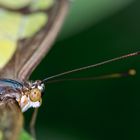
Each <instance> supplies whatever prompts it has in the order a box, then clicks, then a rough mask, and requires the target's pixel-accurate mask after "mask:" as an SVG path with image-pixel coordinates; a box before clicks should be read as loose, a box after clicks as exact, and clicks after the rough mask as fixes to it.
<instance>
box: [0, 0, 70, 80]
mask: <svg viewBox="0 0 140 140" xmlns="http://www.w3.org/2000/svg"><path fill="white" fill-rule="evenodd" d="M7 1H8V0H7ZM47 1H48V3H49V4H48V3H47ZM0 2H1V1H0ZM31 2H32V1H29V2H27V5H24V6H23V7H21V5H20V4H19V5H18V4H17V5H18V6H17V5H16V4H15V5H16V6H15V7H14V6H11V7H8V6H7V5H6V2H5V3H4V2H3V3H2V4H0V7H2V8H3V11H5V10H6V12H7V11H8V13H6V14H10V17H11V16H13V15H12V14H15V13H16V14H17V15H14V16H13V19H15V20H13V22H17V23H16V24H17V25H18V27H19V28H18V29H16V30H17V31H15V30H14V31H13V32H14V33H13V34H14V37H13V38H14V40H15V42H11V43H9V44H13V48H14V47H15V48H16V49H15V50H13V52H14V55H13V56H12V54H10V55H11V56H12V58H11V59H10V61H8V63H7V64H6V65H5V66H4V68H3V69H2V70H1V72H0V76H1V77H5V78H7V77H8V78H12V79H18V80H25V79H27V78H28V77H29V76H30V74H31V72H32V71H33V70H34V69H35V67H36V66H37V65H38V63H39V62H40V61H41V59H42V58H43V57H44V56H45V55H46V53H47V52H48V51H49V49H50V48H51V46H52V44H53V42H54V40H55V38H56V36H57V34H58V32H59V30H60V27H61V26H62V23H63V20H64V17H65V15H66V13H67V10H68V5H69V2H68V1H67V0H46V4H45V5H46V7H45V6H44V5H43V4H42V3H43V2H45V1H43V0H40V1H38V5H37V4H36V5H35V4H34V5H32V3H31ZM11 5H14V4H11ZM9 12H10V13H9ZM7 16H8V15H7ZM11 21H12V19H11ZM10 27H11V26H10ZM10 27H9V29H10ZM12 30H13V29H12ZM6 33H7V32H6ZM6 35H7V34H6ZM6 35H5V36H6ZM8 35H9V34H8ZM8 35H7V36H8ZM9 36H10V35H9ZM9 38H10V37H9ZM10 39H11V38H10ZM11 56H10V57H11Z"/></svg>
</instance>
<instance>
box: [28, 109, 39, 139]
mask: <svg viewBox="0 0 140 140" xmlns="http://www.w3.org/2000/svg"><path fill="white" fill-rule="evenodd" d="M37 114H38V108H35V109H34V112H33V114H32V117H31V121H30V133H31V135H32V136H33V138H34V139H35V140H36V133H35V123H36V118H37Z"/></svg>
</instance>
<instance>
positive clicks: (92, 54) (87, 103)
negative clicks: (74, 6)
mask: <svg viewBox="0 0 140 140" xmlns="http://www.w3.org/2000/svg"><path fill="white" fill-rule="evenodd" d="M139 48H140V1H136V2H134V3H133V4H131V5H130V6H128V7H127V8H125V9H123V10H121V11H120V12H118V13H117V14H114V15H113V16H111V17H108V18H106V19H104V20H102V21H101V22H99V23H98V24H96V25H94V26H92V27H91V28H88V29H87V30H85V31H83V32H81V33H79V34H77V35H75V36H72V37H71V38H67V39H65V40H62V41H58V42H56V43H55V44H54V47H53V49H52V50H51V51H50V53H49V54H48V55H47V56H46V58H45V59H44V60H43V61H42V63H41V64H40V65H39V66H38V68H37V69H36V70H35V72H34V73H33V75H32V77H31V79H43V78H45V77H46V76H51V75H54V74H57V73H60V72H64V71H66V70H71V69H74V68H78V67H81V66H86V65H90V64H94V63H98V62H101V61H104V60H106V59H110V58H114V57H117V56H120V55H122V54H127V53H130V52H135V51H138V50H140V49H139ZM139 62H140V57H139V56H137V57H133V58H128V59H127V60H122V61H118V62H113V63H111V64H108V65H104V66H101V67H98V68H95V69H90V70H86V71H82V72H78V73H74V74H70V75H68V76H65V77H67V78H70V77H84V76H85V77H87V76H97V75H102V74H109V73H114V72H125V71H128V70H129V69H130V68H135V69H136V70H137V75H136V76H134V77H125V78H118V79H108V80H96V81H78V82H77V81H73V82H60V83H55V84H48V85H46V92H45V96H44V97H43V104H42V107H41V108H40V110H39V116H38V120H37V125H36V130H37V135H38V137H39V138H40V140H43V139H44V140H118V139H119V140H137V139H140V92H139V91H140V88H139V82H140V66H139V65H140V63H139ZM30 113H31V112H30V111H28V112H27V113H26V114H25V116H26V125H27V123H28V121H29V116H30Z"/></svg>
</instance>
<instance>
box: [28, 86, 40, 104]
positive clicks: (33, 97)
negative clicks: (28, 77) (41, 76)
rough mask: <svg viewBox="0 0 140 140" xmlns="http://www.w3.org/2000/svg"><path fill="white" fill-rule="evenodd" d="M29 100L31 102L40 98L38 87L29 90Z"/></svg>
mask: <svg viewBox="0 0 140 140" xmlns="http://www.w3.org/2000/svg"><path fill="white" fill-rule="evenodd" d="M29 97H30V100H31V101H32V102H37V101H40V100H41V92H40V90H39V89H37V88H34V89H32V90H31V92H30V94H29Z"/></svg>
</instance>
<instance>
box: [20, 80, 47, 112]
mask: <svg viewBox="0 0 140 140" xmlns="http://www.w3.org/2000/svg"><path fill="white" fill-rule="evenodd" d="M44 87H45V86H44V84H43V83H42V82H41V81H35V82H33V83H31V82H30V83H26V84H25V86H24V89H23V94H22V97H21V99H20V107H21V110H22V112H25V111H27V110H28V109H29V108H32V107H33V108H38V107H40V106H41V103H42V95H43V93H44Z"/></svg>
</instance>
